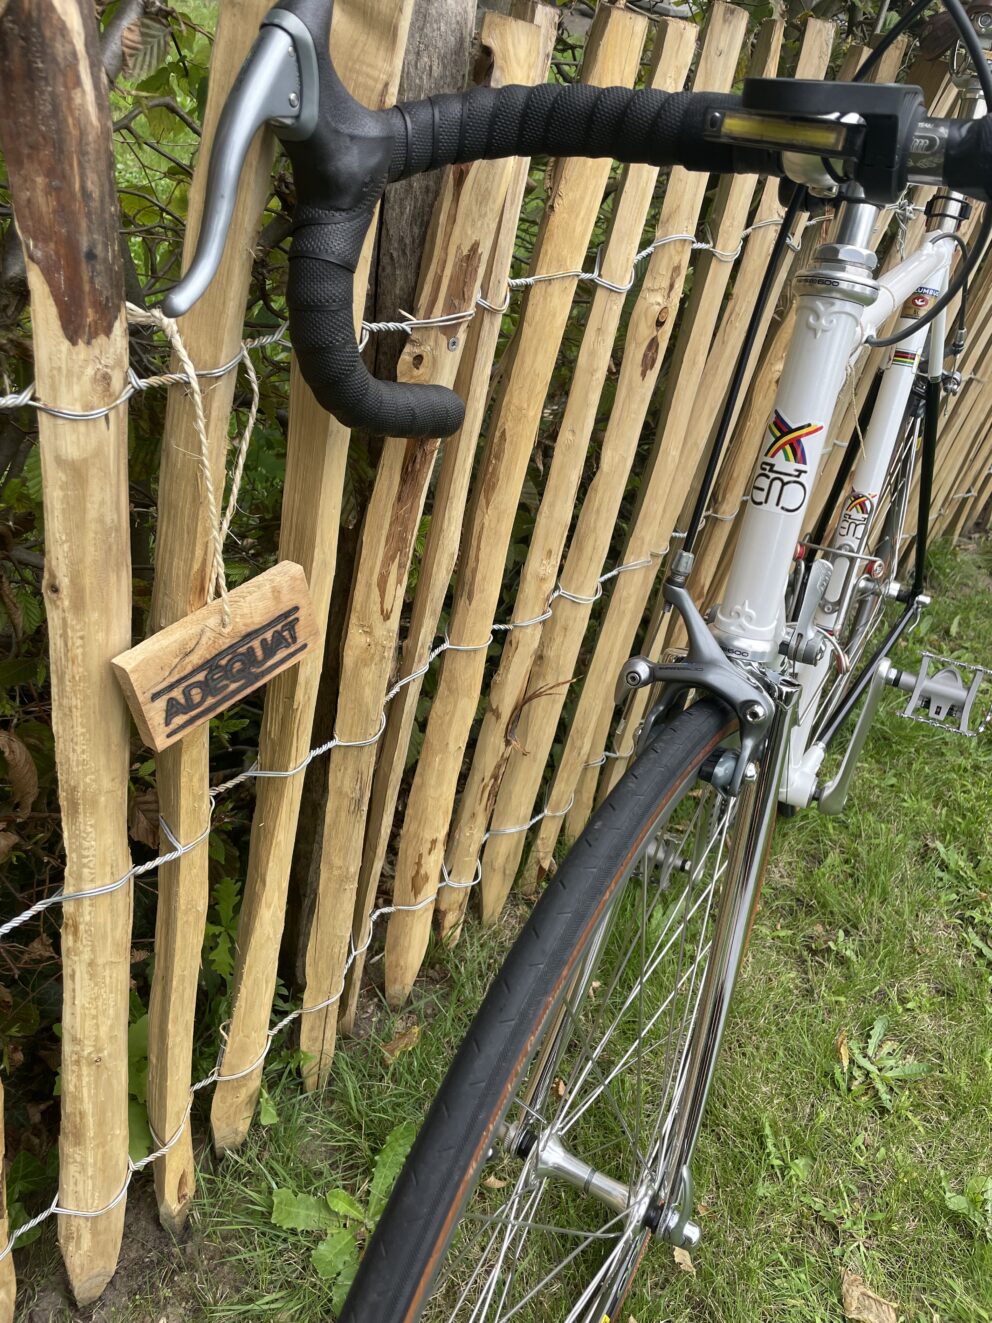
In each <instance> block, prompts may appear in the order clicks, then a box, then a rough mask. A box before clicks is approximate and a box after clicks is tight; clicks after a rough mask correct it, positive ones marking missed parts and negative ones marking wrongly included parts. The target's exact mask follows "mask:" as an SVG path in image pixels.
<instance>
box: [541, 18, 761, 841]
mask: <svg viewBox="0 0 992 1323" xmlns="http://www.w3.org/2000/svg"><path fill="white" fill-rule="evenodd" d="M746 26H747V24H746V15H745V14H744V12H743V11H741V10H737V9H734V8H733V7H732V6H730V5H714V6H713V7H712V8H711V10H710V11H709V17H708V23H707V29H706V36H705V39H704V45H703V53H702V56H701V58H700V64H699V69H698V70H697V73H696V78H695V86H697V87H707V88H710V89H713V90H723V89H724V88H726V87H728V86H729V85H730V83H731V82H732V81H733V78H734V76H735V73H736V67H737V60H738V55H739V52H740V46H741V41H742V40H743V37H744V34H745V31H746ZM707 183H708V177H707V176H705V175H691V174H688V173H687V172H685V171H682V170H673V171H672V174H671V176H670V179H669V190H668V191H669V193H671V192H672V191H673V189H674V192H675V195H676V197H677V198H679V199H682V200H683V201H684V203H685V205H686V206H691V208H692V209H691V211H689V212H688V217H687V218H688V221H689V223H688V224H684V225H681V226H680V227H679V228H680V229H684V230H686V231H690V232H691V231H694V230H695V228H696V223H697V220H698V215H699V209H700V207H701V205H702V201H703V197H704V194H705V190H706V186H707ZM688 259H689V252H688V249H687V248H686V247H683V246H680V245H674V244H673V245H670V246H668V247H667V248H661V249H659V250H658V252H656V254H655V257H654V259H653V260H652V271H649V275H648V277H647V278H646V280H645V291H644V292H646V294H647V296H648V297H647V299H645V300H644V302H643V304H642V306H643V311H644V313H646V314H647V315H648V317H649V318H650V322H649V324H648V326H647V327H645V326H644V325H643V322H642V321H639V320H638V316H639V314H638V312H637V311H636V310H635V313H634V315H633V316H632V317H631V323H630V328H629V331H628V334H627V344H626V349H625V352H624V364H623V366H624V369H628V374H627V375H628V380H627V383H624V382H623V379H622V378H621V386H620V387H619V388H618V391H617V399H616V403H615V404H614V409H613V415H612V417H611V420H610V425H611V427H612V426H614V425H615V422H616V421H617V420H619V419H620V418H622V417H623V415H624V413H625V412H628V413H629V414H630V415H631V416H632V421H633V424H634V432H635V435H637V436H639V434H640V430H641V427H642V425H643V420H644V417H645V415H646V413H647V409H648V406H649V404H650V401H651V396H652V394H653V391H654V387H655V384H656V382H657V379H658V376H659V374H660V371H661V367H662V363H663V360H664V351H665V347H666V345H667V340H668V337H669V336H670V334H671V326H672V325H673V324H674V314H675V306H676V304H677V301H678V298H679V297H680V293H681V290H682V285H683V281H684V278H685V273H686V270H687V267H688ZM659 278H660V280H659ZM649 281H651V282H652V283H651V284H650V285H649V283H648V282H649ZM655 281H659V283H658V284H657V285H655V284H654V282H655ZM642 298H643V293H642ZM652 298H654V299H655V300H657V301H656V302H655V305H654V308H652V306H651V301H650V300H651V299H652ZM652 312H653V313H654V316H653V317H651V313H652ZM659 318H660V319H662V320H663V325H662V326H661V327H660V328H659V325H658V322H659ZM645 330H646V331H647V335H646V336H645V334H644V332H645ZM645 344H646V345H647V351H648V352H647V353H646V354H645V352H644V351H643V350H642V346H643V345H645ZM656 352H657V357H656V358H655V353H656ZM631 360H632V361H631ZM630 368H633V369H635V371H630V370H629V369H630ZM649 490H650V492H651V495H649ZM642 492H643V495H642V498H641V499H642V502H643V505H642V510H644V509H648V508H650V505H651V502H652V500H653V501H654V502H661V503H662V504H664V500H665V493H664V492H658V491H655V490H654V488H653V486H652V484H651V482H650V480H649V481H648V482H647V483H645V484H644V487H643V488H642ZM586 504H587V505H588V500H587V502H586ZM615 510H616V507H615V506H614V507H613V512H612V515H611V518H610V520H609V524H608V526H606V527H603V526H602V525H600V528H599V539H600V540H601V541H602V540H603V539H605V538H606V537H607V536H608V535H610V534H612V532H613V525H614V522H615V518H616V514H615ZM647 531H648V530H647V520H646V519H645V518H644V517H643V516H642V517H641V518H639V519H636V520H635V521H634V524H633V527H632V530H631V535H630V537H629V538H628V542H627V547H626V550H625V552H624V556H623V560H624V562H625V563H632V562H636V561H644V562H645V566H644V567H643V568H640V569H636V570H633V571H631V572H629V573H626V574H622V575H621V576H620V577H619V578H618V579H617V580H616V582H615V587H614V589H613V595H612V598H611V606H610V618H611V623H610V624H608V625H606V626H605V628H604V634H603V636H602V638H601V641H602V640H605V636H606V635H607V634H608V633H609V632H610V630H611V629H612V628H613V621H614V619H615V612H616V608H615V606H614V603H616V602H617V600H618V599H619V600H620V601H628V600H634V599H636V597H637V596H638V594H639V593H640V591H641V585H642V584H645V585H647V586H648V587H649V586H650V583H651V582H652V580H653V577H654V576H653V570H652V569H648V568H647V566H648V564H651V565H653V563H654V562H655V561H656V560H657V559H658V558H659V557H658V552H659V550H660V547H661V546H662V545H663V544H662V543H660V542H659V541H657V540H656V539H655V538H654V536H653V530H652V537H651V538H650V540H646V539H645V538H644V537H643V536H641V534H643V533H646V532H647ZM576 536H578V533H577V534H576ZM571 557H572V550H571V549H570V552H569V561H570V560H571ZM598 564H599V565H602V559H598ZM598 573H599V570H598V569H597V570H596V575H597V576H598ZM566 575H568V577H567V578H566ZM563 582H565V584H566V586H567V587H568V588H569V589H570V590H572V589H571V576H570V573H569V563H568V562H566V572H565V574H563ZM631 589H633V594H631ZM572 591H575V590H572ZM645 591H646V589H645ZM578 592H579V594H580V595H589V590H588V589H586V592H585V594H583V593H582V590H581V589H580V590H578ZM640 609H642V608H639V610H638V617H639V614H640ZM620 619H622V616H621V617H620ZM603 651H604V650H603V649H597V655H598V656H599V658H600V660H599V667H600V670H599V671H598V672H596V674H597V675H598V676H599V684H600V688H599V689H598V690H597V691H595V698H594V688H593V686H595V684H596V679H595V676H594V674H593V672H594V670H595V668H596V665H597V663H596V660H595V658H594V661H593V669H592V670H590V672H589V674H588V676H587V677H586V681H585V683H584V685H583V692H582V695H581V696H580V699H579V703H578V705H577V708H576V712H575V715H574V717H573V720H572V726H571V730H570V734H569V738H568V740H567V742H566V745H565V750H564V752H563V755H562V762H561V763H560V764H559V767H558V771H557V774H556V776H555V779H554V782H553V785H552V791H551V795H550V797H549V803H548V810H549V816H548V817H547V818H546V819H545V820H544V822H543V824H542V826H541V830H540V832H539V833H538V840H539V841H544V840H556V839H557V837H558V833H559V831H560V830H561V825H562V815H563V814H564V813H565V812H566V811H567V809H568V806H569V801H570V799H571V797H572V795H573V792H574V791H575V787H576V783H577V781H578V778H579V775H580V773H581V771H582V766H583V764H584V763H585V762H586V759H587V757H588V755H587V754H586V753H584V752H581V750H582V749H584V747H585V745H586V743H587V742H588V739H589V737H590V735H591V733H592V729H593V727H594V725H595V718H596V714H597V712H598V709H599V704H600V701H607V694H606V691H605V688H604V687H603V686H607V687H608V689H609V696H608V698H609V699H612V692H613V688H614V685H615V682H616V675H617V673H618V669H619V665H620V663H619V661H618V662H617V663H616V666H612V665H610V669H609V671H608V672H604V671H603V670H602V667H603V662H604V661H605V660H607V659H606V658H605V657H604V656H603V655H602V654H603ZM606 674H608V675H609V679H608V680H606V679H605V675H606ZM577 755H578V756H577ZM551 815H555V816H551Z"/></svg>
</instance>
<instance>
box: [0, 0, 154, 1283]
mask: <svg viewBox="0 0 992 1323" xmlns="http://www.w3.org/2000/svg"><path fill="white" fill-rule="evenodd" d="M0 68H2V69H3V71H4V74H3V98H2V103H0V146H2V148H3V152H4V156H5V158H6V164H7V170H8V174H9V177H10V182H11V187H12V191H13V197H14V208H15V215H16V219H17V225H18V229H19V231H20V234H21V237H22V240H23V242H24V247H25V256H26V266H27V274H28V283H29V286H30V291H31V313H32V325H33V329H34V343H35V372H36V389H37V391H38V394H39V396H40V397H41V398H42V399H43V400H45V401H47V402H51V403H52V404H58V405H61V406H62V407H63V408H65V409H69V410H73V411H89V410H100V409H103V408H105V407H106V406H109V405H112V404H113V402H114V401H115V400H116V399H117V398H118V397H119V396H120V394H121V392H122V390H123V388H124V384H125V380H126V368H127V325H126V322H125V318H124V307H123V279H122V275H121V263H120V253H119V250H118V246H117V225H118V208H117V195H116V191H115V188H114V175H113V163H112V158H111V149H110V142H111V138H110V132H111V130H110V110H109V105H108V100H107V89H106V81H105V78H104V75H103V70H102V67H101V63H100V52H99V45H98V41H97V32H96V24H95V21H94V17H93V6H92V4H90V3H88V2H87V0H47V3H44V4H43V3H41V0H9V3H8V4H7V5H6V6H5V8H4V9H3V16H2V21H0ZM126 423H127V413H126V410H125V409H124V408H123V407H119V408H116V409H111V410H110V412H109V413H107V414H106V415H104V416H101V417H98V418H94V419H92V420H87V421H84V420H78V419H77V420H72V421H67V420H62V419H57V418H54V417H52V416H50V415H46V414H41V415H40V416H39V432H40V448H41V467H42V486H43V495H44V511H45V578H44V586H43V591H44V598H45V607H46V611H47V615H48V629H49V640H50V654H51V658H50V660H51V676H52V719H53V725H54V729H55V749H56V761H57V767H58V779H59V797H60V801H61V808H62V825H63V834H64V839H65V851H66V872H65V883H64V885H65V891H66V893H67V894H71V893H72V892H74V891H84V890H89V889H91V888H94V887H99V886H103V885H105V884H106V883H108V882H112V881H114V879H115V878H118V877H121V876H123V875H124V874H125V873H126V872H127V871H128V869H129V867H130V858H129V855H128V845H127V832H126V822H127V812H126V809H127V771H128V717H127V709H126V707H125V705H124V699H123V696H122V694H121V692H120V689H119V688H118V686H117V684H116V681H115V680H114V678H113V674H112V672H111V669H110V659H111V657H114V656H116V654H117V653H118V652H120V651H121V650H122V649H123V648H126V647H127V646H128V645H129V643H130V639H131V563H130V551H129V542H128V510H127V425H126ZM130 937H131V891H130V888H129V887H127V886H125V887H121V888H119V889H118V890H116V891H113V892H110V893H108V894H106V895H103V896H99V897H95V898H93V899H91V900H84V901H77V902H75V903H72V902H69V903H67V904H66V905H65V911H64V918H63V925H62V960H63V970H64V984H63V987H64V991H63V998H64V1000H63V1010H62V1128H61V1133H60V1139H59V1148H60V1158H61V1163H60V1188H59V1198H60V1203H61V1205H62V1206H63V1207H66V1208H72V1209H80V1210H81V1211H84V1212H97V1211H98V1210H100V1209H103V1208H107V1207H108V1206H109V1205H110V1204H112V1203H113V1202H114V1200H116V1199H117V1198H118V1196H119V1195H120V1193H121V1191H122V1189H123V1188H124V1183H125V1181H126V1180H127V1174H128V1166H127V1142H128V1141H127V1004H128V974H129V956H130ZM123 1227H124V1200H123V1198H121V1199H120V1202H118V1203H117V1204H116V1206H115V1207H113V1208H111V1209H109V1211H107V1212H105V1213H103V1214H101V1215H100V1216H97V1217H62V1218H61V1219H60V1224H59V1240H60V1243H61V1246H62V1253H63V1256H64V1258H65V1265H66V1272H67V1273H68V1277H69V1282H70V1285H71V1287H72V1290H73V1293H74V1295H75V1297H76V1299H77V1300H78V1301H79V1303H80V1304H87V1303H89V1302H90V1301H92V1300H95V1299H96V1297H97V1296H98V1295H99V1294H100V1292H101V1291H102V1290H103V1288H104V1287H105V1286H106V1284H107V1282H108V1281H109V1280H110V1278H111V1276H112V1275H113V1273H114V1269H115V1268H116V1266H117V1255H118V1251H119V1249H120V1243H121V1234H122V1231H123Z"/></svg>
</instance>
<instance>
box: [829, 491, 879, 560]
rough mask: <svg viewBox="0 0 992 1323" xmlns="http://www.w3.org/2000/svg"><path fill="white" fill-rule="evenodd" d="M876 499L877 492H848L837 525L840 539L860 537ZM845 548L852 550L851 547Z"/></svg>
mask: <svg viewBox="0 0 992 1323" xmlns="http://www.w3.org/2000/svg"><path fill="white" fill-rule="evenodd" d="M877 500H878V492H859V491H852V492H850V494H849V495H848V498H847V504H846V505H845V506H844V513H843V514H842V515H841V517H840V522H839V523H838V525H837V536H838V537H839V538H841V539H852V538H853V539H860V536H861V533H862V532H863V530H864V527H865V525H866V524H867V523H868V520H869V518H870V516H871V512H872V510H874V508H875V502H876V501H877ZM847 550H853V547H850V548H847Z"/></svg>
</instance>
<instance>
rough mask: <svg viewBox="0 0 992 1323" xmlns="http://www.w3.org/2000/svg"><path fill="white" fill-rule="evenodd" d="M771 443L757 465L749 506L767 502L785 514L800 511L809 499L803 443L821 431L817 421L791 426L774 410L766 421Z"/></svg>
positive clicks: (807, 462)
mask: <svg viewBox="0 0 992 1323" xmlns="http://www.w3.org/2000/svg"><path fill="white" fill-rule="evenodd" d="M768 431H769V432H770V433H771V437H772V440H771V445H770V446H769V447H768V449H767V450H766V451H765V457H764V459H763V460H762V461H761V463H760V464H759V466H758V472H757V473H756V474H755V477H754V483H753V485H752V487H751V496H750V500H751V503H752V504H753V505H770V506H773V507H774V508H775V509H776V510H782V511H784V512H785V513H786V514H794V513H795V512H796V511H798V510H801V509H802V508H803V506H804V505H805V504H806V502H807V500H808V499H809V484H808V481H807V479H808V476H809V459H808V457H807V454H806V447H805V445H804V444H803V442H804V439H805V438H807V437H812V436H816V435H817V434H818V433H820V432H822V431H823V427H822V425H821V424H819V423H804V424H803V425H802V426H801V427H793V426H792V424H791V423H788V422H786V420H785V418H784V417H783V415H782V414H781V413H780V412H779V411H778V410H777V409H776V410H775V413H774V414H773V415H772V420H771V422H770V423H769V424H768Z"/></svg>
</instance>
